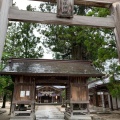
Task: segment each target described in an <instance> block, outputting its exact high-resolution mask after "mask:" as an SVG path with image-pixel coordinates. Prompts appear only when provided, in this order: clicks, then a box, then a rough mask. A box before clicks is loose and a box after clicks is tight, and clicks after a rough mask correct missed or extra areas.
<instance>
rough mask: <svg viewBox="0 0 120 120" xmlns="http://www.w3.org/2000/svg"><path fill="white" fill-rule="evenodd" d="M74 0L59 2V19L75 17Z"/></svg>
mask: <svg viewBox="0 0 120 120" xmlns="http://www.w3.org/2000/svg"><path fill="white" fill-rule="evenodd" d="M73 8H74V0H57V17H64V18H65V17H66V18H71V17H73Z"/></svg>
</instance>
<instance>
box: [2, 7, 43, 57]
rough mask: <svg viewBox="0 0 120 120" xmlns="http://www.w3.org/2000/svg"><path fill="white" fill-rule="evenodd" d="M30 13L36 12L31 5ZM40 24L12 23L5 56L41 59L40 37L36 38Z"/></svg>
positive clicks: (28, 8)
mask: <svg viewBox="0 0 120 120" xmlns="http://www.w3.org/2000/svg"><path fill="white" fill-rule="evenodd" d="M27 10H28V11H34V9H33V8H32V7H31V6H30V5H29V6H27ZM37 27H39V26H38V24H35V23H29V22H28V23H23V22H10V23H9V27H8V32H7V38H6V42H5V47H4V52H3V53H4V54H6V55H7V58H8V57H16V58H40V57H42V56H43V49H42V47H41V42H40V37H36V35H35V34H34V30H35V29H37Z"/></svg>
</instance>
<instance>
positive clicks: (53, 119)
mask: <svg viewBox="0 0 120 120" xmlns="http://www.w3.org/2000/svg"><path fill="white" fill-rule="evenodd" d="M1 106H2V103H0V111H1V114H0V120H10V115H9V110H10V103H9V102H7V104H6V108H4V109H3V108H1ZM91 110H92V109H91ZM92 111H93V114H91V116H94V119H93V120H120V110H116V111H110V114H97V113H96V112H95V110H92ZM63 112H64V108H61V107H60V105H36V112H35V114H36V120H64V113H63Z"/></svg>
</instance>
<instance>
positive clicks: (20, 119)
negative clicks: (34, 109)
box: [10, 115, 36, 120]
mask: <svg viewBox="0 0 120 120" xmlns="http://www.w3.org/2000/svg"><path fill="white" fill-rule="evenodd" d="M10 120H36V116H35V115H32V116H14V117H10Z"/></svg>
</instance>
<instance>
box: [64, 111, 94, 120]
mask: <svg viewBox="0 0 120 120" xmlns="http://www.w3.org/2000/svg"><path fill="white" fill-rule="evenodd" d="M64 119H65V120H92V119H91V117H90V115H69V114H67V113H65V115H64Z"/></svg>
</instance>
